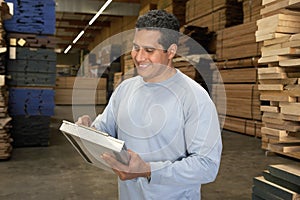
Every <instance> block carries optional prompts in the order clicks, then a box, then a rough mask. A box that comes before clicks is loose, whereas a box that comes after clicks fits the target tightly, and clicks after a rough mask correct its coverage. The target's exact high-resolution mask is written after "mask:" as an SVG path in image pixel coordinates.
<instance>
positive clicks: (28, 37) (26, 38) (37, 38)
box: [6, 32, 57, 49]
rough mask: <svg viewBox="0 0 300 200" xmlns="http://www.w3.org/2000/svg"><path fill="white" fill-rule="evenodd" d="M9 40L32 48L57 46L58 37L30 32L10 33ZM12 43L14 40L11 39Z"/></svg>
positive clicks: (7, 36)
mask: <svg viewBox="0 0 300 200" xmlns="http://www.w3.org/2000/svg"><path fill="white" fill-rule="evenodd" d="M6 38H7V40H8V41H11V40H15V42H13V43H15V44H16V45H15V46H24V47H32V48H52V49H54V48H55V47H56V42H57V38H56V37H55V36H51V35H35V34H28V33H12V32H10V33H8V34H7V35H6ZM11 43H12V41H11Z"/></svg>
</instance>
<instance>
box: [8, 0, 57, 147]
mask: <svg viewBox="0 0 300 200" xmlns="http://www.w3.org/2000/svg"><path fill="white" fill-rule="evenodd" d="M6 2H9V3H13V5H14V12H13V15H12V17H11V18H10V19H6V20H5V21H4V27H5V29H6V32H7V37H6V39H7V41H6V42H7V44H8V45H9V46H8V54H9V56H8V59H7V60H6V71H7V72H6V74H7V75H9V77H10V79H8V80H7V85H8V86H9V91H10V95H9V100H8V101H9V103H8V106H9V108H8V111H9V115H10V116H11V117H12V120H11V125H12V128H11V136H12V138H13V143H12V144H13V146H16V147H22V146H47V145H48V144H49V140H50V134H49V133H50V117H51V116H52V115H53V114H54V107H55V104H54V96H55V95H54V94H55V93H54V90H53V88H54V86H55V78H56V52H55V50H54V48H55V43H56V41H55V38H54V36H53V35H54V33H55V2H54V1H52V0H47V1H46V0H37V1H27V0H8V1H6Z"/></svg>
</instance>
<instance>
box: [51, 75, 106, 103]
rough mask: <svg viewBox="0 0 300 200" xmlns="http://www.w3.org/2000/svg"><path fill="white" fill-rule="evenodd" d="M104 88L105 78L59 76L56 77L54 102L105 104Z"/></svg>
mask: <svg viewBox="0 0 300 200" xmlns="http://www.w3.org/2000/svg"><path fill="white" fill-rule="evenodd" d="M106 88H107V80H106V78H91V77H75V76H74V77H71V76H66V77H64V76H59V77H57V78H56V86H55V93H56V95H55V104H57V105H94V104H96V105H105V104H106V103H107V94H106V93H107V89H106Z"/></svg>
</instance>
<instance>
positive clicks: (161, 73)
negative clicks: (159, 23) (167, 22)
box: [131, 30, 171, 82]
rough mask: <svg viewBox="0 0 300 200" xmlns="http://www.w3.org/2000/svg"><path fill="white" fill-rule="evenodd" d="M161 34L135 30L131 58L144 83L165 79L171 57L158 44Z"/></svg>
mask: <svg viewBox="0 0 300 200" xmlns="http://www.w3.org/2000/svg"><path fill="white" fill-rule="evenodd" d="M160 35H161V33H160V32H159V31H156V30H136V32H135V36H134V39H133V48H132V51H131V56H132V59H133V61H134V64H135V66H136V68H137V72H138V74H139V75H140V76H142V77H143V79H144V81H146V82H161V81H164V80H165V79H167V77H168V76H167V75H168V73H169V71H170V67H171V57H170V54H169V52H167V49H163V46H162V45H161V44H159V43H158V40H159V38H160Z"/></svg>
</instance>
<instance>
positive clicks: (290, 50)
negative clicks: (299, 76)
mask: <svg viewBox="0 0 300 200" xmlns="http://www.w3.org/2000/svg"><path fill="white" fill-rule="evenodd" d="M273 55H300V49H298V48H291V47H286V48H280V49H274V50H263V49H262V56H263V57H267V56H273Z"/></svg>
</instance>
